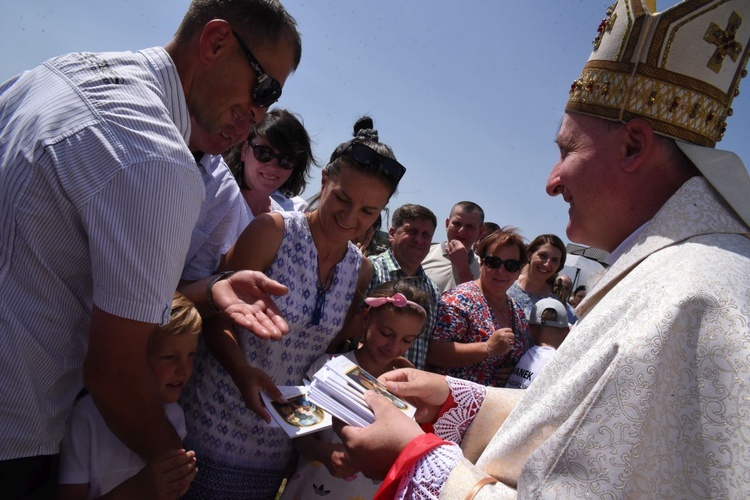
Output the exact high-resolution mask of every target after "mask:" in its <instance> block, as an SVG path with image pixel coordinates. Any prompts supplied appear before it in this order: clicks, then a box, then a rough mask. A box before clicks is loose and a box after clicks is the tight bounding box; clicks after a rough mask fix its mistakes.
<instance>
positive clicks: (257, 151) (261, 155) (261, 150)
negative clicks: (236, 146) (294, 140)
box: [250, 142, 294, 170]
mask: <svg viewBox="0 0 750 500" xmlns="http://www.w3.org/2000/svg"><path fill="white" fill-rule="evenodd" d="M250 147H251V148H253V156H254V157H255V159H256V160H258V161H260V162H263V163H268V162H269V161H271V160H274V159H275V160H276V165H278V166H279V167H281V168H283V169H284V170H294V160H293V159H292V158H289V157H288V156H283V155H280V154H277V153H274V152H273V149H271V148H269V147H268V146H264V145H263V144H253V143H252V142H251V143H250Z"/></svg>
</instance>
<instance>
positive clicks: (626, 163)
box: [623, 118, 654, 172]
mask: <svg viewBox="0 0 750 500" xmlns="http://www.w3.org/2000/svg"><path fill="white" fill-rule="evenodd" d="M623 132H624V135H623V140H624V141H625V143H624V151H625V156H624V158H623V168H624V169H625V171H627V172H633V171H635V170H637V169H638V168H640V167H641V166H642V165H643V163H644V161H645V160H646V159H647V158H648V156H649V153H650V152H651V150H652V148H653V147H654V130H653V129H652V128H651V125H649V124H648V123H647V122H646V121H645V120H641V119H639V118H634V119H632V120H630V121H629V122H628V123H626V124H625V127H624V129H623Z"/></svg>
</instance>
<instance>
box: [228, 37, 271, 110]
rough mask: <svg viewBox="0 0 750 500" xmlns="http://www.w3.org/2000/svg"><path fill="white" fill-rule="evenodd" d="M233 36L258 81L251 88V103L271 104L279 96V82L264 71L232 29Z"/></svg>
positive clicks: (262, 105)
mask: <svg viewBox="0 0 750 500" xmlns="http://www.w3.org/2000/svg"><path fill="white" fill-rule="evenodd" d="M232 34H233V35H234V38H236V39H237V43H238V44H239V45H240V48H241V49H242V52H244V53H245V57H246V58H247V60H248V62H249V63H250V67H251V68H253V73H255V78H256V79H257V80H258V82H257V83H256V84H255V88H253V103H254V104H255V105H256V106H258V107H259V108H267V107H268V106H270V105H271V104H273V103H275V102H276V101H278V100H279V97H281V84H280V83H279V82H278V81H277V80H276V79H275V78H274V77H272V76H269V75H268V74H267V73H266V70H264V69H263V67H262V66H261V65H260V63H259V62H258V60H257V59H256V58H255V56H254V55H253V53H252V52H250V49H249V48H247V45H245V42H243V41H242V38H240V35H238V34H237V32H236V31H234V30H232Z"/></svg>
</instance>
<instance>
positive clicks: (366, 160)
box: [330, 142, 406, 182]
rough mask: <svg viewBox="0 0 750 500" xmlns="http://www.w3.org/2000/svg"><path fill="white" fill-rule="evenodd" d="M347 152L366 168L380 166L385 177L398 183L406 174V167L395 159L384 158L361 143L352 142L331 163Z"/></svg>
mask: <svg viewBox="0 0 750 500" xmlns="http://www.w3.org/2000/svg"><path fill="white" fill-rule="evenodd" d="M346 151H351V157H352V159H353V160H354V161H356V162H357V163H359V164H360V165H362V166H364V167H371V166H373V165H376V166H380V168H381V169H382V170H383V173H384V174H385V176H386V177H388V178H389V179H393V180H394V181H396V182H398V181H400V180H401V178H402V177H403V176H404V174H405V173H406V167H404V166H403V165H401V164H400V163H399V162H397V161H396V160H394V159H393V158H389V157H387V156H383V155H381V154H380V153H378V152H377V151H375V150H374V149H372V148H371V147H370V146H366V145H364V144H361V143H359V142H352V143H351V144H349V145H348V146H347V147H345V148H344V149H343V150H341V151H340V152H339V154H337V155H336V156H334V157H333V158H331V162H330V163H333V162H334V161H336V160H337V159H338V158H339V157H340V156H341V155H343V154H344V153H345V152H346Z"/></svg>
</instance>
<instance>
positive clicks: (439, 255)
mask: <svg viewBox="0 0 750 500" xmlns="http://www.w3.org/2000/svg"><path fill="white" fill-rule="evenodd" d="M443 261H447V262H450V260H448V258H447V257H446V256H445V254H444V252H443V243H442V242H438V243H432V244H430V250H429V251H428V252H427V257H425V258H424V260H423V261H422V266H423V267H425V265H426V266H427V267H429V265H430V264H431V263H433V264H434V263H436V262H443Z"/></svg>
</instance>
